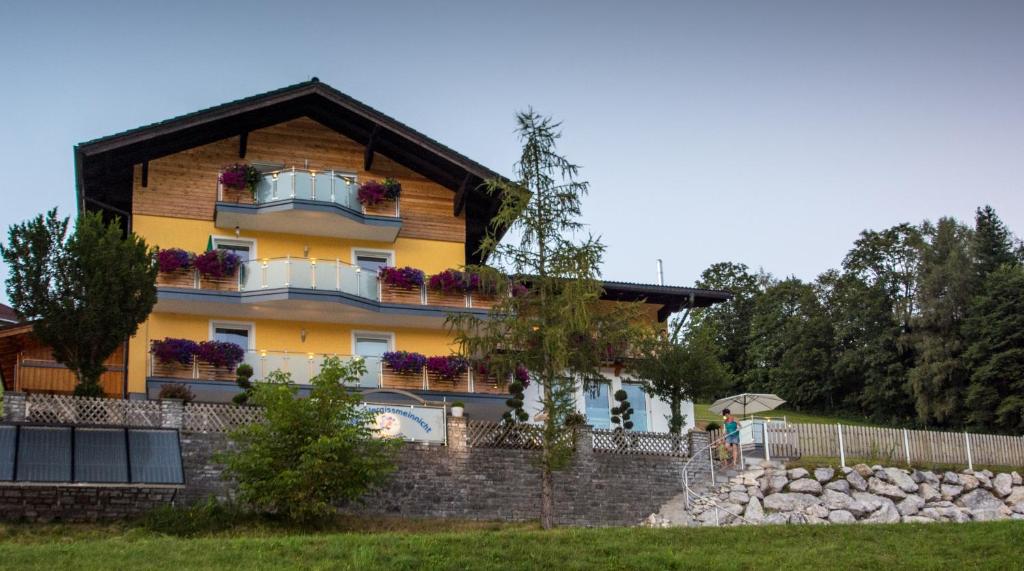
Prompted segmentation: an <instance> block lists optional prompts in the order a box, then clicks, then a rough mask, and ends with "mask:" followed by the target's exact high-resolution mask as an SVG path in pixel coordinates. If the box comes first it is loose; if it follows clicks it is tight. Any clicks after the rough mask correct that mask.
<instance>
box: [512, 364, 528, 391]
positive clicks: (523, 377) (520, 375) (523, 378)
mask: <svg viewBox="0 0 1024 571" xmlns="http://www.w3.org/2000/svg"><path fill="white" fill-rule="evenodd" d="M513 377H514V378H515V380H517V381H519V382H520V383H522V384H523V388H524V389H525V388H526V387H528V386H530V371H528V370H527V369H526V367H524V366H523V365H516V372H515V374H514V375H513Z"/></svg>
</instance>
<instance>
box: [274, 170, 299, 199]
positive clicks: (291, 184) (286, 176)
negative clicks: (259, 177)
mask: <svg viewBox="0 0 1024 571" xmlns="http://www.w3.org/2000/svg"><path fill="white" fill-rule="evenodd" d="M275 190H276V192H275V193H274V199H275V200H286V199H289V198H292V197H294V196H295V173H293V172H292V171H281V172H279V173H277V185H276V189H275Z"/></svg>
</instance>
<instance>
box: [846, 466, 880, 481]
mask: <svg viewBox="0 0 1024 571" xmlns="http://www.w3.org/2000/svg"><path fill="white" fill-rule="evenodd" d="M853 471H854V472H856V473H857V474H859V475H860V477H861V478H864V479H865V480H866V479H868V478H870V477H871V476H874V475H875V471H874V470H872V469H871V467H870V466H868V465H867V464H857V465H856V466H854V467H853ZM851 483H852V482H851Z"/></svg>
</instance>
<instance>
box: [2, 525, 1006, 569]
mask: <svg viewBox="0 0 1024 571" xmlns="http://www.w3.org/2000/svg"><path fill="white" fill-rule="evenodd" d="M25 527H26V526H21V527H20V528H19V527H18V526H15V527H8V528H6V529H3V530H0V538H2V539H0V567H2V568H4V569H46V570H52V569H61V570H64V569H130V570H133V571H134V570H140V569H175V570H179V569H196V568H222V569H255V568H259V569H268V568H299V567H302V568H313V569H323V568H330V569H388V570H393V569H474V570H476V569H481V570H487V569H496V570H501V571H513V570H517V569H569V570H573V569H580V570H587V571H593V570H598V569H614V570H622V569H658V570H663V569H771V568H774V569H849V568H856V569H894V568H902V569H957V568H969V569H977V568H987V569H1015V568H1020V564H1021V555H1020V553H1019V551H1018V548H1019V542H1020V538H1021V537H1024V522H999V523H969V524H938V523H937V524H925V525H920V524H918V525H911V524H894V525H851V526H806V525H802V526H778V527H776V526H766V527H744V528H739V527H732V528H722V529H713V528H706V529H640V528H608V529H559V530H556V531H553V532H543V531H538V530H535V529H524V528H523V527H522V526H518V527H511V528H506V527H503V526H496V527H495V529H490V530H488V529H462V530H459V531H443V530H444V529H446V525H445V524H440V525H438V526H437V527H438V528H439V529H441V530H442V531H436V532H426V531H412V532H410V531H392V532H374V533H323V534H288V533H282V532H266V531H264V532H259V531H250V532H246V533H229V534H220V535H213V536H206V537H199V538H191V539H190V538H180V537H170V536H160V535H157V534H153V533H152V532H147V531H144V530H141V529H132V530H121V531H116V530H114V529H109V530H106V531H104V530H102V529H95V528H92V529H89V528H86V530H85V531H81V532H79V531H77V530H76V529H75V528H74V527H73V526H63V527H58V528H49V530H48V531H43V532H40V531H36V530H34V529H31V526H27V527H29V528H30V529H29V530H27V531H26V530H25V529H24V528H25ZM36 529H38V528H36Z"/></svg>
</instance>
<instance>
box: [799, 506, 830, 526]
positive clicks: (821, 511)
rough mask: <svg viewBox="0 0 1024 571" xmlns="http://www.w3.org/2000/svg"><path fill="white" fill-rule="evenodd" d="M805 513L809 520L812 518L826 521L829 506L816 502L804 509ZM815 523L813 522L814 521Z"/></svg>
mask: <svg viewBox="0 0 1024 571" xmlns="http://www.w3.org/2000/svg"><path fill="white" fill-rule="evenodd" d="M804 515H806V516H807V518H808V520H810V519H811V518H813V519H817V520H819V521H824V520H825V518H827V517H828V508H826V507H825V506H823V505H821V504H815V505H813V506H810V507H808V508H807V509H805V510H804ZM812 523H813V522H812Z"/></svg>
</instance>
